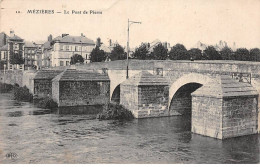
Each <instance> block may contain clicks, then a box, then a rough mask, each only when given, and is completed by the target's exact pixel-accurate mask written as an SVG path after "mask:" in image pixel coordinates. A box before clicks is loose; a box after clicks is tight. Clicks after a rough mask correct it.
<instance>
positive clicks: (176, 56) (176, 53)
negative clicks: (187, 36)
mask: <svg viewBox="0 0 260 167" xmlns="http://www.w3.org/2000/svg"><path fill="white" fill-rule="evenodd" d="M169 58H170V59H171V60H188V59H189V55H188V51H187V49H186V48H185V46H184V45H182V44H176V45H175V46H173V47H172V48H171V51H170V53H169Z"/></svg>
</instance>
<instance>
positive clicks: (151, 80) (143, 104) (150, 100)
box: [120, 71, 169, 118]
mask: <svg viewBox="0 0 260 167" xmlns="http://www.w3.org/2000/svg"><path fill="white" fill-rule="evenodd" d="M168 93H169V86H168V83H167V82H166V81H165V78H163V77H162V76H158V75H152V74H151V73H149V72H147V71H143V72H140V73H139V74H137V75H135V76H133V77H132V78H129V79H128V80H126V81H125V82H123V83H122V84H121V85H120V104H122V105H123V106H125V107H126V108H127V109H129V110H130V111H131V112H132V113H133V115H134V117H135V118H147V117H160V116H169V111H168V96H169V94H168Z"/></svg>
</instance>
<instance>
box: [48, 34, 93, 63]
mask: <svg viewBox="0 0 260 167" xmlns="http://www.w3.org/2000/svg"><path fill="white" fill-rule="evenodd" d="M50 47H51V50H49V51H51V53H48V54H49V55H51V56H50V62H51V66H54V67H55V66H68V65H70V60H71V57H72V56H73V55H74V54H79V55H82V57H83V58H84V63H89V62H90V59H89V55H90V53H91V51H92V50H93V49H94V48H95V42H94V41H93V40H91V39H89V38H87V37H85V36H84V35H83V34H81V36H71V35H69V34H62V36H58V37H56V38H54V39H53V40H52V41H51V42H50ZM46 54H47V53H46ZM46 57H48V56H47V55H46Z"/></svg>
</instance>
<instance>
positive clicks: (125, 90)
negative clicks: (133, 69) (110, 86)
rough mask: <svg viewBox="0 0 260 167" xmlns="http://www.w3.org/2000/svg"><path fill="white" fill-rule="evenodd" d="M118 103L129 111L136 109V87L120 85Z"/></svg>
mask: <svg viewBox="0 0 260 167" xmlns="http://www.w3.org/2000/svg"><path fill="white" fill-rule="evenodd" d="M120 104H122V105H123V106H125V107H126V108H127V109H129V110H130V111H133V110H138V87H137V86H135V85H131V86H130V85H120Z"/></svg>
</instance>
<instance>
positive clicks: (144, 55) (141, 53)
mask: <svg viewBox="0 0 260 167" xmlns="http://www.w3.org/2000/svg"><path fill="white" fill-rule="evenodd" d="M148 54H149V51H148V49H147V47H146V45H144V44H142V45H140V46H139V48H137V49H135V52H134V55H133V57H134V58H135V59H140V60H145V59H148Z"/></svg>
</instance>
